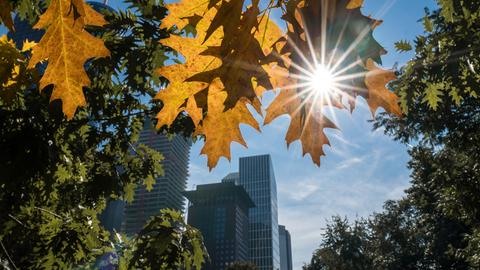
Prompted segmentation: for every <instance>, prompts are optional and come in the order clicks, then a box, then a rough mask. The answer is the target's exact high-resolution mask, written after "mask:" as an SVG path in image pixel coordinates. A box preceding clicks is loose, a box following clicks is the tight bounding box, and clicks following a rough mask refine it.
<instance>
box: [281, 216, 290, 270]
mask: <svg viewBox="0 0 480 270" xmlns="http://www.w3.org/2000/svg"><path fill="white" fill-rule="evenodd" d="M278 235H279V238H280V270H292V269H293V263H292V240H291V238H290V232H288V230H287V229H285V226H283V225H278Z"/></svg>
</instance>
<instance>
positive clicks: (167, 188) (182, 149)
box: [122, 121, 192, 235]
mask: <svg viewBox="0 0 480 270" xmlns="http://www.w3.org/2000/svg"><path fill="white" fill-rule="evenodd" d="M138 142H139V143H141V144H145V145H147V146H149V147H150V148H152V149H155V150H157V151H158V152H160V153H162V155H163V156H164V157H165V159H164V160H163V162H162V166H163V170H164V175H163V176H162V177H160V178H157V179H156V183H155V185H154V186H153V190H151V191H147V190H146V188H145V186H143V185H142V186H139V187H137V188H136V189H135V196H134V200H133V202H132V203H131V204H127V205H126V207H125V219H124V221H123V224H122V227H123V231H124V232H125V233H127V234H130V235H131V234H134V233H137V232H139V231H140V230H141V229H142V228H143V226H144V225H145V222H146V221H148V219H149V218H150V217H151V216H153V215H157V214H158V213H159V211H160V209H163V208H171V209H175V210H179V211H183V209H184V205H185V200H184V197H183V194H182V193H183V192H184V191H185V188H186V186H187V178H188V163H189V154H190V146H191V144H192V143H191V140H189V139H185V138H184V137H182V136H174V137H173V138H167V137H166V136H163V135H159V134H157V133H156V132H155V130H154V129H153V127H151V124H150V122H149V121H146V123H145V127H144V129H143V130H142V132H141V133H140V139H139V141H138Z"/></svg>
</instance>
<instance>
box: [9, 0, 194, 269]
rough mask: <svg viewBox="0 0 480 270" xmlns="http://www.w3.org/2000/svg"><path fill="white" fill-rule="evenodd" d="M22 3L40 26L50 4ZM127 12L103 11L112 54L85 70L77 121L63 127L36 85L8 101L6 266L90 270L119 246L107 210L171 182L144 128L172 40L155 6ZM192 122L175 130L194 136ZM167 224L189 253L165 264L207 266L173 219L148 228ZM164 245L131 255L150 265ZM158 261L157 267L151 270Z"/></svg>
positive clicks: (103, 33) (188, 232)
mask: <svg viewBox="0 0 480 270" xmlns="http://www.w3.org/2000/svg"><path fill="white" fill-rule="evenodd" d="M14 2H15V3H14V7H16V8H17V11H18V14H19V15H20V16H21V17H25V18H27V19H29V20H30V21H32V22H35V20H37V19H38V18H37V16H38V10H39V8H40V7H39V6H40V5H41V3H44V2H45V1H14ZM127 2H128V3H130V5H131V7H130V9H129V11H127V12H118V13H110V12H108V11H105V12H106V13H107V14H106V16H105V18H106V20H107V21H108V25H106V26H105V27H104V28H102V29H98V28H92V29H90V31H91V32H92V33H94V34H95V35H97V36H98V37H101V38H102V39H103V40H104V41H105V45H106V46H107V47H108V49H109V50H110V51H111V52H112V53H111V57H109V58H102V59H97V60H93V61H90V62H89V63H88V64H87V65H86V69H87V73H88V74H89V77H90V79H91V81H92V85H91V87H90V88H84V93H85V96H86V99H87V103H88V106H87V107H83V108H81V109H80V110H79V111H77V113H76V114H75V117H74V119H73V120H71V121H66V120H65V119H64V116H63V114H62V112H61V107H60V104H59V103H57V102H53V103H52V104H50V101H49V96H50V92H51V87H47V88H46V89H45V90H44V91H43V92H42V93H40V92H39V89H38V87H37V86H38V81H36V80H37V79H38V78H36V77H35V76H34V75H28V76H29V79H28V80H18V81H16V82H15V83H16V84H15V88H14V89H13V90H14V91H12V92H11V95H9V98H1V99H0V149H1V151H0V244H1V245H0V246H1V248H0V265H2V264H3V265H7V267H10V268H18V269H72V268H89V266H90V265H92V264H93V262H94V261H95V260H96V258H98V256H99V255H102V254H108V253H110V252H113V251H114V249H113V248H112V241H113V240H112V239H113V238H112V236H111V235H110V234H109V233H108V232H107V231H106V230H105V229H104V228H103V227H102V226H101V225H100V224H99V221H98V215H99V214H100V213H101V212H102V211H103V209H104V208H105V205H106V202H107V201H108V200H110V199H124V200H127V201H131V200H132V199H133V194H134V192H133V190H134V188H135V186H137V185H142V184H145V185H146V186H147V187H149V188H150V187H151V186H152V185H153V184H154V179H155V178H157V177H158V176H160V175H162V174H163V170H162V168H161V165H160V162H161V160H162V159H163V157H162V155H161V154H160V153H158V152H157V151H155V150H153V149H150V148H149V147H147V146H145V145H141V144H138V143H137V140H138V136H139V132H140V131H141V129H142V128H143V127H144V126H146V127H148V125H150V122H146V121H145V119H146V118H148V117H151V116H153V115H154V114H155V112H157V111H158V110H159V109H160V107H161V104H150V103H147V102H146V101H148V100H149V99H150V98H151V97H152V96H153V95H154V94H155V92H156V89H157V88H158V87H160V85H161V84H162V83H165V81H164V80H163V79H162V78H159V77H158V75H156V74H155V73H154V70H155V69H157V68H158V66H159V65H161V64H162V61H158V59H163V58H166V56H165V54H166V53H167V50H166V49H165V48H164V47H163V46H162V45H160V43H159V40H160V39H161V38H164V37H165V36H166V33H165V32H162V31H159V30H158V29H159V24H160V21H161V19H162V18H163V16H165V13H166V10H165V8H164V7H163V6H161V5H160V4H159V3H158V2H156V1H127ZM27 3H31V4H32V5H33V6H29V5H27ZM29 8H30V10H29ZM16 54H18V56H19V57H17V58H16V59H20V60H21V61H20V62H19V63H18V64H19V65H25V61H26V60H25V59H24V58H28V57H29V56H28V54H22V55H20V54H19V53H18V52H16ZM10 55H12V54H10ZM20 56H21V57H20ZM3 67H4V65H2V68H3ZM20 68H21V70H22V69H23V68H24V67H23V66H20ZM2 90H4V89H2ZM4 93H5V91H3V92H2V94H4ZM188 120H189V119H186V120H185V119H180V120H179V121H178V122H176V123H178V124H175V126H174V127H173V128H172V130H178V131H182V132H183V133H185V134H189V133H190V132H191V128H189V124H188ZM167 216H168V218H167ZM165 220H171V221H169V222H171V225H172V228H174V229H172V230H171V231H168V230H165V232H173V231H175V232H176V233H177V234H175V237H177V236H181V237H182V240H181V241H182V242H181V243H182V245H183V244H185V245H187V246H188V245H190V246H189V247H181V248H182V250H181V252H182V253H171V251H169V252H170V253H167V254H170V255H171V256H174V255H175V254H182V256H181V257H176V258H175V259H176V260H177V263H182V264H183V265H185V266H186V267H188V266H189V265H196V266H198V265H199V264H200V263H201V261H202V260H203V253H202V252H203V250H202V247H203V246H202V244H201V237H200V236H199V234H198V232H197V231H195V230H193V229H192V228H189V227H185V225H184V224H183V223H182V222H183V221H181V220H180V215H179V214H175V213H173V212H165V213H162V214H161V216H160V217H157V218H155V219H154V220H153V221H152V222H151V223H149V226H153V227H154V228H153V229H155V230H156V229H160V227H158V226H159V225H156V224H157V223H159V222H166V221H165ZM155 226H157V227H155ZM162 226H166V225H165V224H164V225H162ZM182 226H183V227H182ZM179 228H183V230H185V231H181V232H179V231H178V230H180V229H179ZM147 229H149V228H147ZM142 235H149V234H147V233H146V232H144V233H143V234H142ZM162 237H165V236H164V235H163V234H157V235H150V236H148V239H146V238H141V239H140V238H139V239H136V240H135V241H134V242H135V244H134V245H135V252H137V253H135V252H133V251H130V252H132V253H131V254H134V255H135V254H143V255H141V256H145V255H146V254H148V252H150V251H149V250H148V249H149V248H150V247H151V244H148V243H149V242H151V241H165V239H164V238H162ZM172 241H173V240H172ZM130 247H131V246H130ZM189 248H191V249H192V250H189ZM140 250H141V252H140ZM153 250H155V249H153ZM152 252H153V251H152ZM152 254H153V253H152ZM155 254H157V255H158V254H159V253H158V250H157V253H155ZM165 256H167V255H165ZM158 259H159V257H150V258H149V261H148V262H142V263H144V264H143V266H145V267H146V268H148V267H149V266H148V265H150V264H152V265H154V264H155V263H158ZM155 260H156V262H155ZM135 263H136V262H133V261H129V264H132V265H134V264H135ZM152 267H153V266H152ZM153 268H155V267H153ZM197 268H198V267H197Z"/></svg>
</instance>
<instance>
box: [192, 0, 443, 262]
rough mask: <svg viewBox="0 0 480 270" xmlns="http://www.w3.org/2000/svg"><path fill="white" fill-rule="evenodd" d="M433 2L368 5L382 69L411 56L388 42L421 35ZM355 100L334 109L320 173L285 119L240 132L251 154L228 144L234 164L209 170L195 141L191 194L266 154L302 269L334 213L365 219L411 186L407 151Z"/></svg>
mask: <svg viewBox="0 0 480 270" xmlns="http://www.w3.org/2000/svg"><path fill="white" fill-rule="evenodd" d="M434 4H435V3H434V1H433V0H421V1H419V0H397V1H395V0H388V1H384V0H365V5H364V7H363V8H362V11H363V13H364V14H365V15H372V16H373V17H374V18H377V19H383V20H384V23H383V24H382V25H381V26H380V27H378V28H377V29H376V30H375V37H376V39H377V40H378V41H379V42H380V43H381V44H382V45H383V46H384V47H385V48H386V49H387V50H388V51H389V53H388V54H387V55H386V56H384V57H383V58H382V59H383V63H384V67H385V68H391V67H392V66H393V65H394V63H396V62H398V63H399V64H402V63H405V62H406V61H407V60H408V58H409V57H411V55H409V54H398V53H396V52H395V50H394V46H393V44H394V42H396V41H399V40H401V39H406V40H413V39H414V37H415V36H416V35H417V34H421V33H422V27H421V23H419V22H417V21H418V20H419V19H420V18H421V17H423V15H424V7H426V6H429V7H434ZM273 97H274V94H267V95H266V96H265V97H264V98H263V100H262V101H263V103H264V104H265V105H268V104H269V103H270V102H271V100H272V99H273ZM358 102H359V104H360V106H357V109H356V110H355V111H354V113H353V114H350V113H349V112H347V111H337V113H336V117H337V120H338V122H337V125H338V126H339V127H340V130H339V131H338V130H330V131H328V135H329V137H330V141H331V146H332V147H326V153H327V155H326V157H323V158H322V164H321V166H320V167H316V166H315V165H314V164H313V163H312V161H311V159H310V157H309V156H305V157H302V152H301V146H300V144H299V143H298V142H296V143H293V144H292V145H291V146H290V149H287V148H286V144H285V141H284V137H285V132H286V130H287V127H288V123H289V118H288V116H284V117H281V118H279V119H277V120H275V121H274V122H273V123H272V124H270V125H267V126H264V127H262V132H261V133H258V132H257V131H255V130H253V129H252V128H250V127H246V126H244V127H242V132H243V135H244V138H245V140H246V141H247V143H248V145H249V147H248V149H247V148H244V147H243V146H241V145H239V144H236V143H233V144H232V162H228V161H227V160H226V159H221V160H220V162H219V163H218V166H217V167H216V168H215V169H213V170H212V171H211V172H209V171H208V168H207V165H206V164H207V161H206V157H205V156H200V155H199V153H200V149H201V148H202V146H203V142H197V143H195V144H194V145H193V147H192V150H191V163H190V178H189V181H188V188H190V189H192V188H193V187H194V185H198V184H204V183H210V182H217V181H219V180H220V179H221V178H222V177H223V176H225V175H226V174H228V173H229V172H234V171H237V170H238V158H239V157H243V156H249V155H256V154H270V155H271V156H272V160H273V163H274V164H273V165H274V169H275V175H276V180H277V189H278V204H279V224H283V225H285V226H286V227H287V229H288V230H289V231H290V234H291V236H292V249H293V263H294V269H301V265H303V263H304V262H307V261H309V260H310V257H311V254H312V252H313V250H314V249H316V248H317V247H318V245H319V243H320V242H321V240H322V238H321V234H322V232H323V228H324V227H325V224H326V221H327V220H328V219H329V218H330V217H331V216H332V215H337V214H338V215H341V216H347V217H349V218H355V217H361V216H368V215H370V214H371V213H372V212H374V211H380V210H381V209H382V205H383V202H384V201H386V200H388V199H398V198H400V197H402V196H403V194H404V193H403V190H404V189H405V188H407V187H408V186H409V178H408V176H409V170H408V169H407V168H406V164H407V161H408V159H409V158H408V155H407V147H406V146H405V145H402V144H399V143H397V142H394V141H393V140H392V139H391V138H390V137H387V136H385V135H384V134H383V132H382V131H381V130H378V131H375V132H372V125H371V124H370V123H368V122H367V121H368V120H369V119H371V114H370V111H369V110H368V108H367V107H366V103H365V102H364V100H362V99H361V98H359V99H358Z"/></svg>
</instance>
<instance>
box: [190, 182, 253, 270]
mask: <svg viewBox="0 0 480 270" xmlns="http://www.w3.org/2000/svg"><path fill="white" fill-rule="evenodd" d="M185 196H186V197H187V198H188V199H189V200H190V203H191V204H190V206H189V208H188V224H190V225H192V226H194V227H196V228H197V229H199V230H200V232H202V235H203V239H204V243H205V246H206V248H207V251H208V253H209V255H210V262H207V264H206V265H205V266H204V268H203V269H204V270H223V269H225V267H227V266H228V265H229V264H230V263H232V262H236V261H248V260H249V254H248V209H249V208H251V207H253V206H254V204H253V201H252V200H251V199H250V197H249V196H248V194H247V192H245V189H244V188H243V187H242V186H238V185H235V183H232V182H222V183H215V184H207V185H199V186H197V190H192V191H187V192H185Z"/></svg>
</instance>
